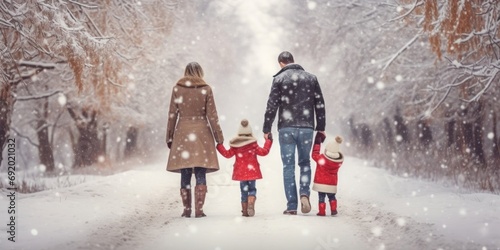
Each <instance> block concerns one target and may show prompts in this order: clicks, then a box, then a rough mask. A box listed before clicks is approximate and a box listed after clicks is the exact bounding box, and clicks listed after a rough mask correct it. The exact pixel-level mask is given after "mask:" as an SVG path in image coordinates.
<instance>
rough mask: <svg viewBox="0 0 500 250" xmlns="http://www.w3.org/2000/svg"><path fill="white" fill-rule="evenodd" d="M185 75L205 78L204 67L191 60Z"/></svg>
mask: <svg viewBox="0 0 500 250" xmlns="http://www.w3.org/2000/svg"><path fill="white" fill-rule="evenodd" d="M184 76H194V77H199V78H203V69H202V68H201V66H200V64H198V63H197V62H190V63H188V65H187V66H186V70H184Z"/></svg>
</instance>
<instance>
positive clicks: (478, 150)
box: [472, 102, 486, 167]
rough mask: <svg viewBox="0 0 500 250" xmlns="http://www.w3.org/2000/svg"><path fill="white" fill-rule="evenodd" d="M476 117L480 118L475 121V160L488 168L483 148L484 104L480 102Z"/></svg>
mask: <svg viewBox="0 0 500 250" xmlns="http://www.w3.org/2000/svg"><path fill="white" fill-rule="evenodd" d="M474 114H475V115H477V116H478V117H477V118H476V119H475V122H474V128H473V133H474V134H473V135H474V140H473V141H472V142H473V147H472V148H473V153H474V158H475V160H476V161H477V162H478V163H480V164H482V165H483V167H486V157H485V155H484V147H483V140H484V132H483V123H484V121H483V118H484V115H483V103H482V102H478V103H477V106H476V110H475V112H474Z"/></svg>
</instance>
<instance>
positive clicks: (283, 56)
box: [278, 51, 294, 64]
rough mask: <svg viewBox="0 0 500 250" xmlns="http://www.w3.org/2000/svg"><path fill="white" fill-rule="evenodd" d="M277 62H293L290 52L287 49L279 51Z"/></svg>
mask: <svg viewBox="0 0 500 250" xmlns="http://www.w3.org/2000/svg"><path fill="white" fill-rule="evenodd" d="M278 62H280V63H284V64H289V63H294V61H293V56H292V53H290V52H288V51H283V52H281V53H280V55H279V56H278Z"/></svg>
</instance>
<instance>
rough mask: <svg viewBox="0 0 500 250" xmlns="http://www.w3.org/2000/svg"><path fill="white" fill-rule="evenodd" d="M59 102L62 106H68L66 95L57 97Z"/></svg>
mask: <svg viewBox="0 0 500 250" xmlns="http://www.w3.org/2000/svg"><path fill="white" fill-rule="evenodd" d="M57 102H58V103H59V105H61V106H64V105H66V102H67V99H66V96H65V95H64V94H59V96H58V97H57Z"/></svg>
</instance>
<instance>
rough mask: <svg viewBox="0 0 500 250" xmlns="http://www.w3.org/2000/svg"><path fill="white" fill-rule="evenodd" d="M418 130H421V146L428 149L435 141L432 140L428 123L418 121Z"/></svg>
mask: <svg viewBox="0 0 500 250" xmlns="http://www.w3.org/2000/svg"><path fill="white" fill-rule="evenodd" d="M418 129H419V138H420V145H422V146H424V147H428V146H429V145H430V144H431V143H432V141H433V139H432V131H431V128H430V127H429V125H427V121H422V120H419V121H418Z"/></svg>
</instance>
